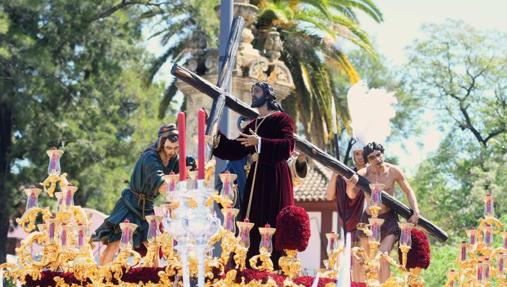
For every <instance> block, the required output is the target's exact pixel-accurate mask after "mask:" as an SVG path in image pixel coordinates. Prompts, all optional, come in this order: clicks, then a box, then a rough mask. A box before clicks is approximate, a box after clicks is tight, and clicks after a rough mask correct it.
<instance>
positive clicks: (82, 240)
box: [77, 228, 85, 247]
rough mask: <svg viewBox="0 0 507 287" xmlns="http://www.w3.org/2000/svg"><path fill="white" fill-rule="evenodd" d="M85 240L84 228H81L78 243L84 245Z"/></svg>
mask: <svg viewBox="0 0 507 287" xmlns="http://www.w3.org/2000/svg"><path fill="white" fill-rule="evenodd" d="M84 240H85V234H84V230H83V229H82V228H80V229H79V231H78V234H77V245H78V246H79V247H81V246H83V245H84Z"/></svg>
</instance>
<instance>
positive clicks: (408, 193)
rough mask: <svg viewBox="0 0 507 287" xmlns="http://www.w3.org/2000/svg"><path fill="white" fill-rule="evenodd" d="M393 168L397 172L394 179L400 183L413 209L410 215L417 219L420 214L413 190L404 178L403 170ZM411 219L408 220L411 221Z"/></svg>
mask: <svg viewBox="0 0 507 287" xmlns="http://www.w3.org/2000/svg"><path fill="white" fill-rule="evenodd" d="M395 170H396V173H397V175H396V181H397V182H398V184H399V185H400V188H401V190H402V191H403V192H404V193H405V195H406V196H407V199H408V202H409V204H410V207H411V208H412V210H413V211H414V214H413V215H412V217H413V216H416V217H417V219H419V214H420V213H419V205H418V204H417V198H416V197H415V192H414V190H413V189H412V187H410V184H409V183H408V180H407V179H406V178H405V175H404V174H403V172H402V171H401V170H400V169H399V168H395ZM412 217H411V219H412ZM414 219H415V218H414ZM414 219H413V220H414ZM417 219H415V222H412V223H417ZM413 220H410V221H413Z"/></svg>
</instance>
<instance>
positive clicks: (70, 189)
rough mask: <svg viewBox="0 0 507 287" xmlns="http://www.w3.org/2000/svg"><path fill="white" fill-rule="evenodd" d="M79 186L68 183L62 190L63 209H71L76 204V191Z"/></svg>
mask: <svg viewBox="0 0 507 287" xmlns="http://www.w3.org/2000/svg"><path fill="white" fill-rule="evenodd" d="M76 191H77V187H76V186H74V185H70V184H69V185H67V186H65V188H64V190H63V191H62V193H61V195H62V203H61V204H62V206H63V210H68V209H71V207H72V206H74V193H76Z"/></svg>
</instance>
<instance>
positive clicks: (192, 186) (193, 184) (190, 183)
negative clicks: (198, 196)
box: [187, 170, 198, 190]
mask: <svg viewBox="0 0 507 287" xmlns="http://www.w3.org/2000/svg"><path fill="white" fill-rule="evenodd" d="M197 174H198V171H196V170H195V171H189V172H188V180H187V189H188V190H196V189H197V188H198V187H197Z"/></svg>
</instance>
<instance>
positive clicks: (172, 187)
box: [169, 172, 176, 191]
mask: <svg viewBox="0 0 507 287" xmlns="http://www.w3.org/2000/svg"><path fill="white" fill-rule="evenodd" d="M171 174H174V172H171ZM175 190H176V181H175V180H172V179H171V180H170V181H169V191H175Z"/></svg>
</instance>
